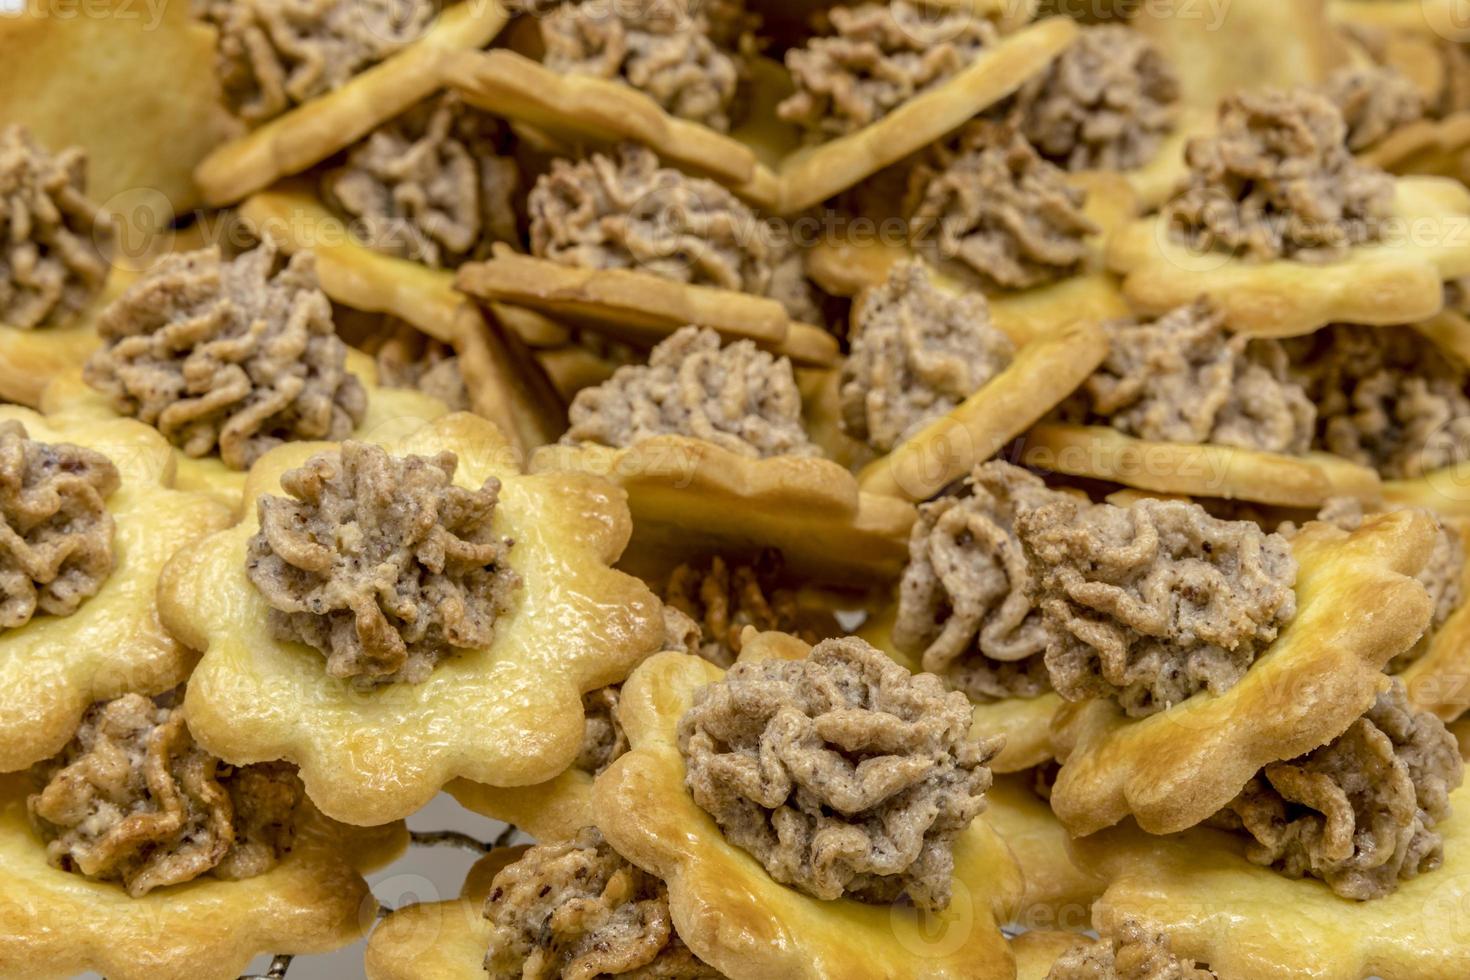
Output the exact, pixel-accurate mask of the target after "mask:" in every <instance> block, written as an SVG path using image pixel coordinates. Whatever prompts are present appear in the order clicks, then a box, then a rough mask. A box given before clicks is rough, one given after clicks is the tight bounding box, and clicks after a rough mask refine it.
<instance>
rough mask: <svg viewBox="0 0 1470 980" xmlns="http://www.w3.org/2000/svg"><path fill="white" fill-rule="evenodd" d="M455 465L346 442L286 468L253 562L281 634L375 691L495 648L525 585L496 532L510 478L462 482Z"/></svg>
mask: <svg viewBox="0 0 1470 980" xmlns="http://www.w3.org/2000/svg"><path fill="white" fill-rule="evenodd" d="M457 465H458V459H457V457H456V456H455V454H454V453H451V452H441V453H439V454H438V455H437V456H433V457H429V456H415V455H409V456H390V455H388V453H387V452H386V451H384V450H383V449H382V448H380V447H378V446H374V445H372V444H369V443H360V442H354V441H348V442H345V443H343V444H342V447H341V449H340V450H338V451H333V452H326V453H319V454H318V455H316V456H313V457H312V458H311V459H310V460H308V461H307V463H306V465H305V466H302V467H300V468H299V469H295V470H290V471H288V472H287V473H286V474H284V475H283V476H282V477H281V488H282V489H283V490H284V491H285V492H286V494H287V496H276V495H272V494H266V495H262V496H261V498H260V500H259V502H258V505H257V506H258V510H259V515H260V531H258V532H257V533H256V534H255V535H254V536H253V537H252V538H251V539H250V542H249V545H248V550H247V556H246V571H247V573H248V574H249V576H250V581H251V582H253V583H254V584H255V587H256V588H257V589H258V590H259V591H260V593H261V594H262V595H263V596H265V598H266V601H267V602H269V604H270V607H271V609H270V627H271V632H272V634H273V635H274V636H276V637H277V638H278V639H282V640H289V641H294V642H298V643H304V644H306V645H308V646H310V647H313V648H314V649H316V650H317V651H319V652H320V653H322V654H323V655H324V656H325V657H326V658H327V672H328V673H329V674H330V675H331V676H333V677H339V678H343V679H348V680H352V681H354V683H358V684H363V685H367V686H371V685H374V684H381V683H388V682H393V681H402V682H405V683H410V684H414V683H420V682H422V681H424V680H425V679H427V678H428V676H429V674H430V673H431V672H432V671H433V669H434V666H435V665H436V664H437V663H438V662H439V661H440V660H443V659H444V658H445V657H448V656H450V655H451V654H453V652H454V651H455V650H456V649H482V648H485V647H488V646H489V645H490V643H491V641H492V639H493V637H494V635H495V629H496V626H497V623H498V621H499V620H500V618H501V617H502V616H503V615H504V614H505V613H506V612H507V611H508V610H509V608H510V606H511V603H512V597H513V595H514V593H515V590H516V589H517V588H518V587H519V585H520V577H519V576H518V575H517V574H516V573H515V572H514V571H513V570H512V569H511V568H510V567H509V565H508V564H507V556H508V554H509V552H510V549H511V546H512V544H513V542H511V541H510V540H509V539H507V538H504V537H502V536H500V535H499V534H497V533H496V532H495V530H494V528H493V526H492V524H493V519H494V515H495V507H496V503H497V502H498V499H499V492H500V483H499V481H498V480H496V479H494V478H493V477H492V478H490V479H487V480H486V481H485V483H484V485H482V486H481V487H480V488H479V489H478V490H469V489H465V488H463V487H459V486H455V485H454V482H453V481H454V471H455V468H456V466H457Z"/></svg>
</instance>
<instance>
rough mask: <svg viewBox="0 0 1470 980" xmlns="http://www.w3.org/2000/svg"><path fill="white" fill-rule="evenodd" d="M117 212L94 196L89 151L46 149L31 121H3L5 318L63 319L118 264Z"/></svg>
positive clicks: (1, 318)
mask: <svg viewBox="0 0 1470 980" xmlns="http://www.w3.org/2000/svg"><path fill="white" fill-rule="evenodd" d="M114 231H115V229H114V227H113V223H112V216H111V215H109V214H108V213H107V212H105V211H103V210H102V209H101V208H99V207H97V206H96V205H95V204H93V203H92V202H91V201H89V200H87V156H86V154H85V153H84V152H82V150H81V149H79V148H77V147H71V148H70V149H67V150H64V151H62V152H60V153H57V154H54V155H53V154H51V153H48V152H46V150H45V149H43V148H42V147H41V145H40V144H38V143H37V142H36V141H35V140H34V139H32V138H31V134H30V131H29V130H27V129H26V128H25V127H24V126H16V125H12V126H5V127H3V128H0V324H4V325H5V326H9V327H19V328H21V329H23V330H28V329H32V328H36V327H51V326H58V325H61V324H64V323H66V322H68V321H70V320H72V319H73V318H75V317H76V315H77V314H78V313H80V312H81V311H82V310H84V309H86V307H87V306H88V305H89V304H90V303H91V302H92V300H93V299H95V298H96V296H97V294H98V293H100V292H101V291H102V287H103V285H104V284H105V283H106V282H107V274H108V272H109V270H110V269H111V266H110V265H109V262H108V254H109V252H110V251H111V248H112V241H113V236H114Z"/></svg>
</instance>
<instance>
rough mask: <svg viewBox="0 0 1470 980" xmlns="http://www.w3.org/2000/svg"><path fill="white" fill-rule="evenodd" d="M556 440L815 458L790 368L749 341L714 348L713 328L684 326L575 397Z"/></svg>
mask: <svg viewBox="0 0 1470 980" xmlns="http://www.w3.org/2000/svg"><path fill="white" fill-rule="evenodd" d="M570 416H571V423H572V424H571V427H570V428H569V429H568V430H567V432H566V435H564V436H562V441H563V442H566V443H579V442H593V443H599V444H601V445H604V446H616V447H623V446H631V445H633V444H635V443H638V442H641V441H642V440H644V439H649V438H652V437H654V436H659V435H682V436H690V437H692V438H695V439H702V440H704V441H705V442H711V443H714V444H715V445H717V446H720V447H722V448H724V449H728V450H729V451H731V452H733V453H738V454H739V455H741V456H758V457H768V456H813V455H816V454H817V452H818V450H817V447H816V446H815V445H813V444H812V442H811V441H810V440H809V439H808V438H807V434H806V430H805V429H803V428H802V424H801V393H800V392H799V391H798V390H797V387H796V375H795V373H794V372H793V371H792V369H791V362H790V361H788V360H787V359H786V358H784V357H782V358H776V357H774V356H773V355H771V354H769V353H767V352H765V351H763V350H761V349H760V348H758V347H756V346H755V344H753V343H751V342H750V341H748V340H739V341H736V342H735V343H733V344H729V345H727V346H725V347H721V346H720V336H719V334H717V333H715V332H714V331H713V330H701V329H700V328H698V327H683V328H681V329H680V330H679V331H678V332H676V333H675V334H674V335H673V336H671V337H669V338H668V339H667V340H665V341H663V342H662V343H661V344H659V345H658V346H657V347H655V348H654V349H653V353H651V354H650V355H649V357H648V363H647V364H646V365H641V364H630V365H626V366H624V367H620V368H618V369H617V371H616V372H614V373H613V376H612V377H611V378H610V379H608V380H607V381H605V382H603V383H602V384H600V385H598V386H597V387H595V388H584V389H583V390H581V391H579V392H577V397H576V399H575V400H573V402H572V407H571V412H570Z"/></svg>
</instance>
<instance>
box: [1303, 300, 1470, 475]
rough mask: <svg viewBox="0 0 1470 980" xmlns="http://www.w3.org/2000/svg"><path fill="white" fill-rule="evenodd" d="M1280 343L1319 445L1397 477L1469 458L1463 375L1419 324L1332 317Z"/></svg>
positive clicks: (1469, 395)
mask: <svg viewBox="0 0 1470 980" xmlns="http://www.w3.org/2000/svg"><path fill="white" fill-rule="evenodd" d="M1287 350H1288V351H1289V352H1290V354H1291V359H1292V361H1293V363H1294V365H1295V370H1296V372H1297V374H1298V376H1299V377H1300V378H1301V379H1302V382H1303V384H1304V385H1305V386H1306V389H1307V393H1308V394H1309V395H1310V396H1311V397H1312V400H1313V401H1314V402H1316V404H1317V435H1316V446H1317V447H1318V448H1321V449H1325V450H1327V451H1328V452H1330V453H1335V454H1337V455H1338V456H1344V457H1346V458H1348V459H1350V460H1352V461H1354V462H1356V463H1361V464H1363V465H1364V466H1371V467H1373V468H1374V469H1376V470H1378V472H1379V473H1381V474H1382V475H1384V476H1385V477H1388V478H1390V479H1396V480H1405V479H1414V478H1416V477H1420V476H1423V475H1424V474H1426V473H1432V472H1434V471H1435V470H1438V469H1443V468H1444V467H1447V466H1452V465H1454V464H1456V463H1463V462H1465V461H1466V460H1470V388H1467V383H1470V376H1467V373H1466V371H1465V369H1464V367H1462V366H1461V365H1460V364H1459V363H1458V362H1456V361H1453V360H1451V359H1450V358H1449V357H1448V356H1446V355H1445V354H1444V353H1443V352H1442V351H1441V350H1440V349H1439V348H1438V347H1437V346H1435V344H1434V342H1433V341H1431V340H1429V339H1428V338H1426V337H1425V336H1424V335H1422V334H1420V333H1419V332H1418V331H1416V330H1413V329H1412V328H1409V327H1362V326H1349V325H1346V324H1337V325H1334V326H1331V327H1327V328H1326V329H1324V330H1319V331H1318V332H1317V333H1315V334H1313V335H1312V336H1310V337H1303V338H1301V339H1299V340H1292V341H1289V342H1288V343H1287Z"/></svg>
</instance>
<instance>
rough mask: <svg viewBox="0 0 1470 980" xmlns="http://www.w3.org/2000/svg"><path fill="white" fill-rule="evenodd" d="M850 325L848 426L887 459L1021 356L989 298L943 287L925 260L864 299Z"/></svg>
mask: <svg viewBox="0 0 1470 980" xmlns="http://www.w3.org/2000/svg"><path fill="white" fill-rule="evenodd" d="M852 322H853V328H854V333H853V336H852V338H851V344H852V347H851V352H850V353H849V354H848V357H847V360H846V361H844V362H843V365H842V378H841V388H840V397H841V404H842V427H843V429H844V430H845V431H846V432H847V434H848V435H850V436H852V437H853V438H854V439H860V440H862V441H863V442H866V443H867V444H868V445H870V446H872V447H873V448H874V449H876V450H878V451H879V452H884V453H886V452H889V451H891V450H892V449H893V448H894V447H895V446H897V445H898V444H899V443H901V442H903V441H904V440H905V439H907V438H909V437H910V436H912V435H913V434H914V433H916V432H918V431H919V430H920V429H922V428H923V427H924V426H925V425H927V424H928V423H929V422H931V421H933V420H934V419H936V418H939V417H940V416H942V415H944V414H945V413H947V412H949V411H950V410H951V409H953V408H954V407H955V406H957V405H959V404H960V402H962V401H964V400H965V399H966V398H968V397H970V396H971V395H973V394H974V393H975V392H977V391H979V390H980V389H981V388H982V387H984V386H985V383H986V382H988V381H989V380H990V379H991V378H993V377H995V376H996V375H997V374H999V373H1000V372H1001V371H1003V370H1005V368H1006V367H1007V365H1009V364H1010V362H1011V358H1012V357H1013V356H1014V355H1015V350H1016V348H1015V345H1014V344H1013V343H1012V342H1011V339H1010V338H1009V337H1007V336H1006V335H1005V334H1004V333H1002V332H1001V331H1000V329H999V328H997V327H996V326H994V325H993V324H992V323H991V322H990V305H989V304H988V303H987V302H986V301H985V297H984V296H982V295H980V294H979V293H956V292H951V291H949V290H945V289H941V288H940V287H938V286H936V285H935V284H934V282H933V280H931V279H930V277H929V273H928V272H927V271H926V269H925V266H924V264H923V263H922V262H919V261H909V262H903V263H900V264H898V265H896V266H894V267H893V269H892V270H891V271H890V272H889V273H888V280H887V281H886V282H885V283H883V284H882V285H881V286H878V287H876V288H873V289H870V290H868V291H866V292H865V293H863V295H862V296H861V298H860V299H859V300H858V303H857V305H856V306H854V308H853V311H852Z"/></svg>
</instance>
